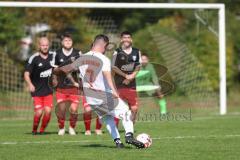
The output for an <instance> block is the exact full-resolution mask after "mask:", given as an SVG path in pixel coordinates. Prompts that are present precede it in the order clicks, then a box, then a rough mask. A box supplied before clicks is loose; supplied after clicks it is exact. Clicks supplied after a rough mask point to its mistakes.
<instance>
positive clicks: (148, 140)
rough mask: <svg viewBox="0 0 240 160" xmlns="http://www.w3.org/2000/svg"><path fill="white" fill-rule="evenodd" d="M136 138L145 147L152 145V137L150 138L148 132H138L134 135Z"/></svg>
mask: <svg viewBox="0 0 240 160" xmlns="http://www.w3.org/2000/svg"><path fill="white" fill-rule="evenodd" d="M136 139H137V140H138V141H140V142H142V143H144V145H145V148H148V147H150V146H151V145H152V139H151V137H150V136H149V135H148V134H146V133H141V134H139V135H138V136H137V137H136Z"/></svg>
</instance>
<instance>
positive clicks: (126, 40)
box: [121, 31, 132, 48]
mask: <svg viewBox="0 0 240 160" xmlns="http://www.w3.org/2000/svg"><path fill="white" fill-rule="evenodd" d="M121 46H122V47H123V48H129V47H131V46H132V33H130V32H129V31H124V32H122V33H121Z"/></svg>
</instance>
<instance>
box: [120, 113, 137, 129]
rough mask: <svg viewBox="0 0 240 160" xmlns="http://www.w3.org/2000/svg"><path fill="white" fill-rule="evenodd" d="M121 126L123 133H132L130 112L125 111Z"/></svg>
mask: <svg viewBox="0 0 240 160" xmlns="http://www.w3.org/2000/svg"><path fill="white" fill-rule="evenodd" d="M122 125H123V128H124V130H125V133H129V132H130V133H133V132H134V129H133V121H132V113H131V111H130V110H129V111H127V112H126V113H125V116H123V117H122Z"/></svg>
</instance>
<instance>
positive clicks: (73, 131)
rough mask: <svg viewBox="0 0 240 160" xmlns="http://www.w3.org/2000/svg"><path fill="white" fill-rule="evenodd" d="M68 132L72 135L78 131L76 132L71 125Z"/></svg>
mask: <svg viewBox="0 0 240 160" xmlns="http://www.w3.org/2000/svg"><path fill="white" fill-rule="evenodd" d="M68 133H69V134H70V135H72V136H74V135H76V132H75V130H74V128H72V127H69V130H68Z"/></svg>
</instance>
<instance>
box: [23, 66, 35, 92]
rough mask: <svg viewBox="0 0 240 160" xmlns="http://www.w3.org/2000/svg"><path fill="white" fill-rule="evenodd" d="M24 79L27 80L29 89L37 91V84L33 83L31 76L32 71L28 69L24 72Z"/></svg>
mask: <svg viewBox="0 0 240 160" xmlns="http://www.w3.org/2000/svg"><path fill="white" fill-rule="evenodd" d="M24 80H25V81H26V82H27V85H28V89H29V91H30V92H34V91H35V86H34V85H33V84H32V81H31V78H30V73H29V72H28V71H25V72H24Z"/></svg>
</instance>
